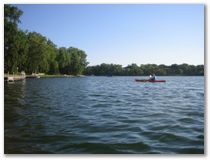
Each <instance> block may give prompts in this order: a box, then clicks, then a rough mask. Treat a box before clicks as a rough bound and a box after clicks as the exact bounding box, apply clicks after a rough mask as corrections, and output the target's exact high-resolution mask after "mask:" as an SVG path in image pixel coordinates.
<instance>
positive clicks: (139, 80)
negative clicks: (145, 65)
mask: <svg viewBox="0 0 210 160" xmlns="http://www.w3.org/2000/svg"><path fill="white" fill-rule="evenodd" d="M135 81H136V82H166V80H149V79H135Z"/></svg>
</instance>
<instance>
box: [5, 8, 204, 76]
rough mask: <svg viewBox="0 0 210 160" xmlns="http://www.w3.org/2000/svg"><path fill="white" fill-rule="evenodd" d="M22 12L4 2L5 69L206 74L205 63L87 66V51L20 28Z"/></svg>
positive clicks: (61, 71)
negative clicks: (61, 44)
mask: <svg viewBox="0 0 210 160" xmlns="http://www.w3.org/2000/svg"><path fill="white" fill-rule="evenodd" d="M22 14H23V12H22V11H21V10H20V9H18V8H17V7H15V6H12V5H8V4H6V5H4V72H5V73H17V72H20V71H25V72H26V73H27V74H31V73H46V74H71V75H79V74H85V75H96V76H111V75H117V76H141V75H150V74H153V73H155V74H156V75H204V65H197V66H195V65H188V64H181V65H177V64H172V65H170V66H167V65H156V64H145V65H139V66H138V65H137V64H131V65H128V66H126V67H122V65H118V64H105V63H102V64H100V65H96V66H87V65H88V62H87V60H86V58H87V55H86V53H85V51H83V50H81V49H78V48H74V47H68V48H66V47H60V48H59V47H57V46H56V45H55V44H54V43H53V42H52V41H51V40H50V39H48V38H46V37H44V36H43V35H41V34H40V33H37V32H27V31H23V30H21V29H19V28H18V24H19V23H20V16H21V15H22Z"/></svg>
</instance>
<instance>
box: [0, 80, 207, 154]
mask: <svg viewBox="0 0 210 160" xmlns="http://www.w3.org/2000/svg"><path fill="white" fill-rule="evenodd" d="M135 78H136V77H85V78H82V77H80V78H40V79H26V80H25V81H20V82H15V83H9V84H7V83H5V88H4V91H5V92H4V98H5V105H4V116H5V117H4V119H5V121H4V124H5V129H4V139H5V153H138V154H139V153H167V154H170V153H204V77H159V79H165V80H166V81H167V82H166V83H137V82H134V79H135ZM138 78H139V77H138ZM142 78H145V77H142Z"/></svg>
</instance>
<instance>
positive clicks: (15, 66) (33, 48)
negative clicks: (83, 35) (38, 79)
mask: <svg viewBox="0 0 210 160" xmlns="http://www.w3.org/2000/svg"><path fill="white" fill-rule="evenodd" d="M22 14H23V12H22V11H21V10H19V9H18V8H17V7H15V6H12V5H4V72H5V73H8V72H9V73H17V72H20V71H25V72H26V73H27V74H31V73H46V74H72V75H78V74H82V73H83V71H84V70H85V68H86V66H87V64H88V63H87V60H86V57H87V55H86V53H85V52H84V51H83V50H81V49H78V48H74V47H69V48H65V47H60V48H58V47H56V45H55V44H54V43H53V42H52V41H51V40H50V39H48V38H46V37H44V36H43V35H41V34H39V33H37V32H27V31H23V30H21V29H19V28H18V24H19V23H20V16H21V15H22Z"/></svg>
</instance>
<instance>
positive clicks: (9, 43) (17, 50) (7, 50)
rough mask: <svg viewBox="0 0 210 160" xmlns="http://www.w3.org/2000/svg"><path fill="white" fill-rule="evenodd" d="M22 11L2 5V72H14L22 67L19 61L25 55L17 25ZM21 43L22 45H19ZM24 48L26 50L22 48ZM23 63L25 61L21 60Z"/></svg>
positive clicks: (23, 37)
mask: <svg viewBox="0 0 210 160" xmlns="http://www.w3.org/2000/svg"><path fill="white" fill-rule="evenodd" d="M22 13H23V12H22V11H21V10H19V9H18V8H17V7H14V6H12V5H7V4H6V5H4V71H5V72H16V71H17V68H18V67H19V66H21V69H22V65H23V64H20V63H22V62H21V61H20V59H22V58H23V57H25V56H26V55H24V54H27V45H26V40H25V36H24V33H23V32H21V31H19V29H18V23H20V16H21V15H22ZM22 43H23V45H21V44H22ZM23 47H26V48H23ZM21 51H23V52H21ZM23 61H25V60H23Z"/></svg>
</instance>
